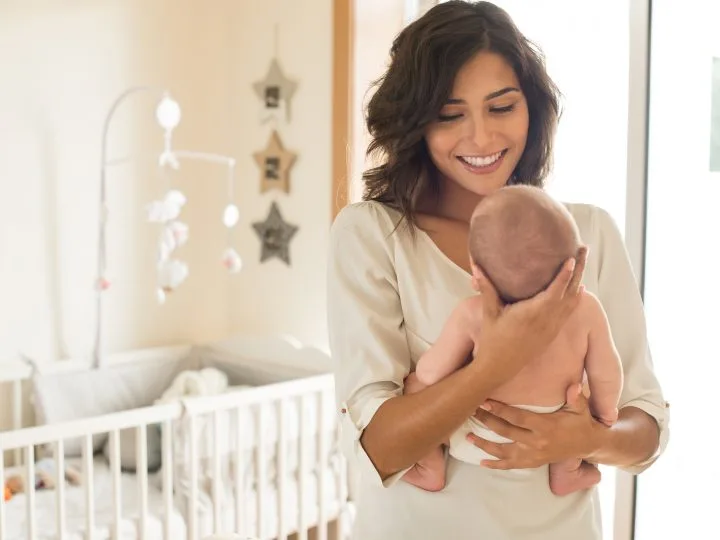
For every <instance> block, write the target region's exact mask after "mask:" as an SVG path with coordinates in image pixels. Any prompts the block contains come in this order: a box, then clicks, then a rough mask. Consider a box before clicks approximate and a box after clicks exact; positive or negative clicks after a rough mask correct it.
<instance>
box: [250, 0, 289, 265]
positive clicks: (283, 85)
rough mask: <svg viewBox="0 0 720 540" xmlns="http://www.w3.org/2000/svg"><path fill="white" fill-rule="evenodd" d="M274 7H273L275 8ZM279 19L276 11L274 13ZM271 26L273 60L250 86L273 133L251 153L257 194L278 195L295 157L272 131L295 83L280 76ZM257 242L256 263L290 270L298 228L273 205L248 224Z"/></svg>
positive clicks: (283, 117) (285, 115)
mask: <svg viewBox="0 0 720 540" xmlns="http://www.w3.org/2000/svg"><path fill="white" fill-rule="evenodd" d="M276 6H277V4H276ZM276 12H277V13H278V15H279V10H278V9H276ZM278 18H279V17H276V23H275V33H274V37H275V43H274V57H273V58H272V59H271V61H270V66H269V68H268V71H267V74H266V75H265V78H264V79H263V80H261V81H258V82H256V83H255V84H253V89H254V90H255V94H256V95H257V97H258V99H259V100H260V102H261V111H260V121H261V122H262V123H267V122H272V123H273V124H275V129H273V130H272V132H271V133H270V137H269V140H268V143H267V145H266V147H265V149H264V150H261V151H259V152H255V153H254V154H253V158H254V160H255V163H256V164H257V166H258V168H259V169H260V193H266V192H273V191H279V192H281V193H286V194H287V193H290V169H291V168H292V166H293V165H294V164H295V162H296V160H297V154H294V153H293V152H290V151H289V150H286V149H285V147H284V146H283V143H282V140H281V138H280V133H279V132H278V130H277V129H276V128H277V126H279V125H280V124H282V123H287V122H290V118H291V101H292V98H293V96H294V94H295V91H296V90H297V83H296V82H294V81H292V80H290V79H288V78H287V77H286V76H285V74H284V73H283V71H282V69H281V67H280V62H279V60H278V32H279V31H278V28H279V23H278V22H277V19H278ZM252 226H253V229H254V230H255V233H256V234H257V235H258V237H259V239H260V242H261V254H260V262H261V263H263V262H265V261H267V260H268V259H271V258H277V259H280V260H281V261H283V262H284V263H285V264H286V265H288V266H290V241H291V240H292V239H293V237H294V236H295V234H296V233H297V232H298V227H297V226H296V225H292V224H290V223H287V222H286V221H285V220H284V219H283V217H282V213H281V212H280V207H279V205H278V202H277V201H273V202H272V203H271V205H270V209H269V211H268V214H267V217H266V218H265V220H264V221H260V222H256V223H253V224H252Z"/></svg>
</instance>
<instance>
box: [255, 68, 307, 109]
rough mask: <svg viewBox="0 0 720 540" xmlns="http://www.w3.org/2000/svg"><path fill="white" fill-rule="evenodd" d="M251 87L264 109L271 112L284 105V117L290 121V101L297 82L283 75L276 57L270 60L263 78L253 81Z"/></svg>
mask: <svg viewBox="0 0 720 540" xmlns="http://www.w3.org/2000/svg"><path fill="white" fill-rule="evenodd" d="M253 88H254V89H255V93H256V94H257V96H258V98H260V100H261V101H262V102H263V105H264V108H265V110H266V111H268V112H273V111H276V110H278V109H280V108H281V105H284V107H283V108H284V109H285V118H286V120H288V121H290V101H291V100H292V97H293V95H294V94H295V91H296V90H297V83H296V82H294V81H291V80H290V79H288V78H287V77H286V76H285V74H284V73H283V72H282V69H280V64H279V63H278V61H277V59H276V58H273V59H272V61H271V62H270V67H269V68H268V72H267V75H265V79H263V80H262V81H258V82H256V83H254V84H253Z"/></svg>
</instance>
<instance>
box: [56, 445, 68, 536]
mask: <svg viewBox="0 0 720 540" xmlns="http://www.w3.org/2000/svg"><path fill="white" fill-rule="evenodd" d="M55 469H56V471H57V483H56V485H55V501H56V505H57V533H58V539H59V540H65V538H67V530H66V529H67V527H66V518H65V441H63V440H62V439H60V440H58V441H57V442H56V443H55Z"/></svg>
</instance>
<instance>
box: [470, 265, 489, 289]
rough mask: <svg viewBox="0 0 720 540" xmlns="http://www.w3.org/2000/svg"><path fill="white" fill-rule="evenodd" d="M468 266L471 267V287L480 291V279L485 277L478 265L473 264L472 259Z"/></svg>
mask: <svg viewBox="0 0 720 540" xmlns="http://www.w3.org/2000/svg"><path fill="white" fill-rule="evenodd" d="M470 268H471V269H472V288H473V290H475V291H477V292H480V281H481V280H484V279H486V278H485V274H483V271H482V270H480V267H479V266H478V265H477V264H475V263H474V262H473V261H472V259H471V260H470Z"/></svg>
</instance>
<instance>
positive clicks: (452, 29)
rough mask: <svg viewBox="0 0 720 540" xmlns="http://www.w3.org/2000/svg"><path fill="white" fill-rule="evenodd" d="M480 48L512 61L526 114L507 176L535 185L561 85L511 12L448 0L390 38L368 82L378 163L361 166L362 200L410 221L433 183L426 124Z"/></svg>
mask: <svg viewBox="0 0 720 540" xmlns="http://www.w3.org/2000/svg"><path fill="white" fill-rule="evenodd" d="M480 51H491V52H494V53H497V54H499V55H501V56H503V57H504V58H505V59H506V60H507V61H508V63H509V64H510V65H511V66H512V67H513V69H514V71H515V74H516V75H517V78H518V80H519V82H520V88H521V90H522V91H523V93H524V95H525V98H526V100H527V104H528V111H529V117H530V123H529V130H528V135H527V143H526V146H525V151H524V152H523V155H522V157H521V158H520V160H519V162H518V164H517V166H516V167H515V171H514V172H513V174H512V176H511V178H510V181H509V183H511V184H530V185H533V186H539V187H542V185H543V183H544V180H545V178H546V177H547V175H548V173H549V171H550V169H551V166H552V163H551V162H552V144H553V138H554V135H555V128H556V125H557V122H558V118H559V115H560V104H559V97H560V93H559V91H558V89H557V87H556V86H555V84H554V83H553V82H552V80H551V79H550V77H549V76H548V74H547V72H546V70H545V63H544V59H543V56H542V54H541V53H540V51H539V49H538V48H536V47H535V46H534V45H533V44H532V43H531V42H530V41H529V40H527V39H526V38H525V36H523V35H522V34H521V33H520V31H519V30H518V29H517V27H516V26H515V24H514V23H513V21H512V19H510V16H509V15H508V14H507V13H506V12H505V11H504V10H502V9H500V8H499V7H497V6H496V5H494V4H492V3H490V2H464V1H460V0H451V1H449V2H444V3H442V4H439V5H437V6H435V7H434V8H432V9H431V10H429V11H428V12H427V13H426V14H425V15H423V16H422V17H421V18H419V19H418V20H416V21H415V22H413V23H412V24H410V25H409V26H407V27H406V28H405V29H404V30H403V31H402V32H401V33H400V34H399V35H398V36H397V37H396V38H395V41H394V42H393V45H392V48H391V49H390V65H389V67H388V69H387V71H386V72H385V74H384V75H383V76H382V77H381V78H380V79H378V80H377V81H376V82H375V83H374V87H376V88H377V90H376V92H375V93H374V94H373V96H372V98H371V99H370V101H369V103H368V106H367V115H366V121H367V127H368V130H369V132H370V135H371V137H372V140H371V143H370V145H369V146H368V149H367V154H368V155H375V156H377V157H378V158H379V161H380V162H381V164H380V165H379V166H377V167H374V168H372V169H369V170H367V171H365V173H364V174H363V180H364V181H365V191H364V194H363V199H364V200H374V201H378V202H382V203H385V204H387V205H389V206H391V207H393V208H395V209H397V210H399V211H400V212H401V213H402V215H403V217H404V219H405V220H406V221H407V222H408V223H409V224H410V225H411V226H413V225H414V224H415V213H416V211H417V206H418V203H419V198H420V196H421V195H423V194H425V193H429V194H431V195H434V196H437V195H438V194H439V191H440V180H439V175H438V171H437V169H436V168H435V166H434V164H433V163H432V161H431V159H430V155H429V153H428V149H427V146H426V144H425V137H424V134H425V130H426V128H427V126H428V124H430V123H431V122H434V121H436V120H437V118H438V115H439V114H440V111H441V109H442V107H443V106H444V105H445V102H446V101H447V99H448V98H449V97H450V93H451V92H452V88H453V84H454V81H455V77H456V75H457V73H458V71H460V69H461V68H462V66H463V65H464V64H465V63H466V62H468V61H469V60H470V59H471V58H473V57H474V56H475V55H476V54H477V53H478V52H480Z"/></svg>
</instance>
